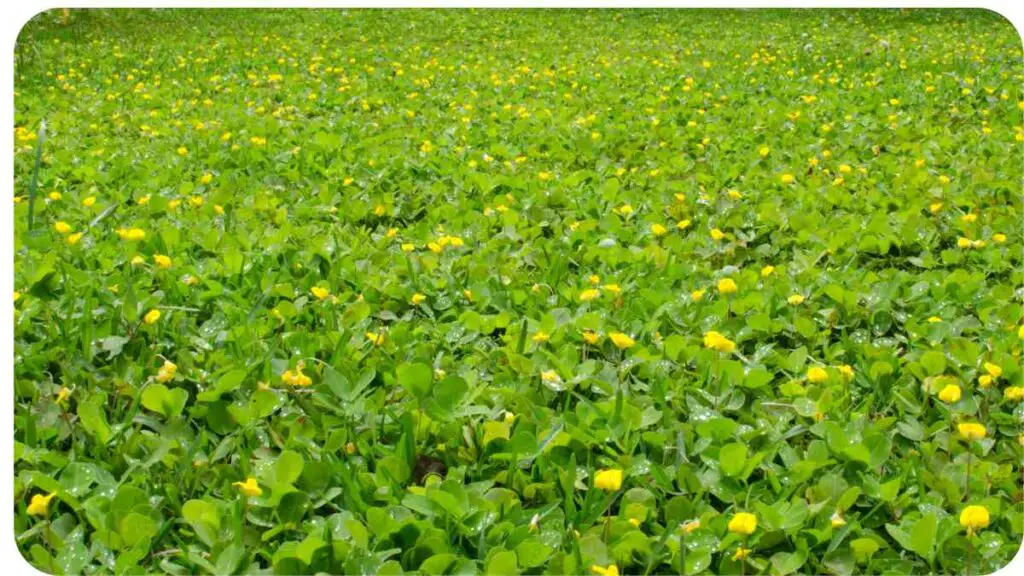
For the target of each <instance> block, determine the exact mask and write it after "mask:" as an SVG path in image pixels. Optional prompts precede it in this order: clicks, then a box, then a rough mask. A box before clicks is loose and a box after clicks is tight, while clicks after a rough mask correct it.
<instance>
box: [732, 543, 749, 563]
mask: <svg viewBox="0 0 1024 576" xmlns="http://www.w3.org/2000/svg"><path fill="white" fill-rule="evenodd" d="M747 556H750V548H743V547H742V546H741V547H739V548H737V549H736V553H735V554H733V555H732V560H733V562H739V561H740V560H746V558H747Z"/></svg>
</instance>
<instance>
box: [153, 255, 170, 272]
mask: <svg viewBox="0 0 1024 576" xmlns="http://www.w3.org/2000/svg"><path fill="white" fill-rule="evenodd" d="M153 262H155V263H156V265H157V266H159V267H160V268H163V269H164V270H166V269H168V268H170V267H171V265H172V262H171V258H170V256H164V255H163V254H153Z"/></svg>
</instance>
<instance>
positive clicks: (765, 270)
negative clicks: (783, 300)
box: [761, 264, 775, 278]
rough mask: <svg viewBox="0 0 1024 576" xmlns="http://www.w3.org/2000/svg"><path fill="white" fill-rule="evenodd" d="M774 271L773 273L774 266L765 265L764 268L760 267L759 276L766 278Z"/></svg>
mask: <svg viewBox="0 0 1024 576" xmlns="http://www.w3.org/2000/svg"><path fill="white" fill-rule="evenodd" d="M774 273H775V266H772V265H771V264H769V265H767V266H765V267H764V268H761V278H767V277H769V276H771V275H772V274H774Z"/></svg>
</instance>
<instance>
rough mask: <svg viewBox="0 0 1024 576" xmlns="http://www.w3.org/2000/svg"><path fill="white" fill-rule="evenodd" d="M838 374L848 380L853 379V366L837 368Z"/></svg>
mask: <svg viewBox="0 0 1024 576" xmlns="http://www.w3.org/2000/svg"><path fill="white" fill-rule="evenodd" d="M839 373H840V374H842V375H843V378H846V379H847V380H849V379H850V378H853V366H850V365H849V364H843V365H842V366H840V367H839Z"/></svg>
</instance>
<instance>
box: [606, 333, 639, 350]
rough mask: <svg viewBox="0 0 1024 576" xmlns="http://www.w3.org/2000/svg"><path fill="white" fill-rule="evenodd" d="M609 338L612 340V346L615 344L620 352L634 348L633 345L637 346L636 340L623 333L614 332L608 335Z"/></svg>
mask: <svg viewBox="0 0 1024 576" xmlns="http://www.w3.org/2000/svg"><path fill="white" fill-rule="evenodd" d="M608 338H611V341H612V344H615V347H616V348H618V349H619V350H626V349H627V348H632V347H633V345H634V344H636V340H633V339H632V338H630V337H629V336H628V335H626V334H623V333H622V332H612V333H610V334H608Z"/></svg>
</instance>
